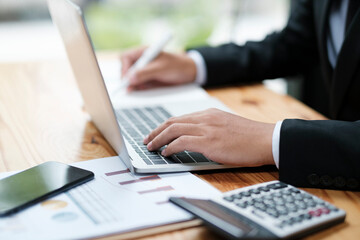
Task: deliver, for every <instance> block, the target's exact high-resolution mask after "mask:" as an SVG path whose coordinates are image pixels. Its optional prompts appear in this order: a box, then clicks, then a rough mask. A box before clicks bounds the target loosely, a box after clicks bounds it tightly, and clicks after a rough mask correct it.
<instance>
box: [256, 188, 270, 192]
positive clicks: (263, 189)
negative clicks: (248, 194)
mask: <svg viewBox="0 0 360 240" xmlns="http://www.w3.org/2000/svg"><path fill="white" fill-rule="evenodd" d="M258 189H259V191H261V192H268V191H270V188H268V187H259V188H258Z"/></svg>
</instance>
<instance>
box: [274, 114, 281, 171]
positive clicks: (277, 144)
mask: <svg viewBox="0 0 360 240" xmlns="http://www.w3.org/2000/svg"><path fill="white" fill-rule="evenodd" d="M282 123H283V121H278V122H277V123H276V125H275V128H274V132H273V136H272V154H273V158H274V162H275V165H276V167H277V168H278V169H279V158H280V156H279V155H280V130H281V125H282Z"/></svg>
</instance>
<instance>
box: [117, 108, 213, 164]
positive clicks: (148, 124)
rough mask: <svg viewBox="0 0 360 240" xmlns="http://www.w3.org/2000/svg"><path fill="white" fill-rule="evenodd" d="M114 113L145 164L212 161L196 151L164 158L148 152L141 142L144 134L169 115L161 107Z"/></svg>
mask: <svg viewBox="0 0 360 240" xmlns="http://www.w3.org/2000/svg"><path fill="white" fill-rule="evenodd" d="M116 115H117V119H118V121H119V124H120V126H121V132H122V134H123V136H124V137H125V139H126V140H127V141H128V142H129V143H130V144H131V146H132V147H133V148H134V150H135V151H136V153H137V154H138V155H139V156H140V157H141V158H142V159H143V160H144V162H145V163H146V164H147V165H159V164H176V163H206V162H212V161H211V160H209V159H207V158H206V157H204V156H203V155H202V154H200V153H196V152H189V151H184V152H180V153H176V154H173V155H172V156H171V158H166V157H163V156H162V155H161V154H160V152H150V151H149V150H148V149H147V147H146V146H145V145H144V144H143V140H144V138H145V136H146V135H148V134H149V133H150V132H151V131H152V130H153V129H154V128H156V127H157V126H159V125H160V124H161V123H163V122H164V121H165V120H166V119H168V118H170V117H171V115H170V114H169V113H168V112H167V111H166V110H165V109H164V108H163V107H160V106H156V107H144V108H128V109H119V110H117V111H116Z"/></svg>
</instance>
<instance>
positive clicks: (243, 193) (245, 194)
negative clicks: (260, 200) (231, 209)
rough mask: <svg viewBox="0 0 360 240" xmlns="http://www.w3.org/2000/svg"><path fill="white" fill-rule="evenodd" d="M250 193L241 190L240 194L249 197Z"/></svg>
mask: <svg viewBox="0 0 360 240" xmlns="http://www.w3.org/2000/svg"><path fill="white" fill-rule="evenodd" d="M250 195H251V194H250V193H249V192H242V193H241V196H243V197H250Z"/></svg>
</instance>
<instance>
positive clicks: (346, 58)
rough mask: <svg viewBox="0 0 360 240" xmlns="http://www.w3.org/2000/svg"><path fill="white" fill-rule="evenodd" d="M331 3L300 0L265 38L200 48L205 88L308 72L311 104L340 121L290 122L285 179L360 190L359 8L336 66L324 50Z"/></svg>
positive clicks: (285, 135) (283, 157) (284, 139)
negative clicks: (280, 27) (284, 22)
mask: <svg viewBox="0 0 360 240" xmlns="http://www.w3.org/2000/svg"><path fill="white" fill-rule="evenodd" d="M330 2H331V1H330V0H316V1H314V0H297V1H295V2H294V4H293V7H292V10H291V14H290V18H289V21H288V23H287V26H286V27H285V28H284V29H283V30H282V31H281V32H278V33H273V34H271V35H268V36H267V37H266V38H265V39H264V40H263V41H261V42H248V43H246V44H245V45H244V46H238V45H235V44H225V45H222V46H219V47H216V48H211V47H202V48H198V49H197V50H198V51H199V52H200V53H201V54H202V56H203V57H204V60H205V63H206V66H207V76H208V79H207V80H208V81H207V86H216V85H219V84H234V83H244V82H246V83H251V82H258V81H261V80H263V79H269V78H278V77H286V76H289V75H295V74H303V75H304V76H305V83H304V93H303V95H304V101H305V103H307V104H308V105H310V106H311V107H313V108H315V109H316V110H318V111H320V112H322V113H323V114H325V115H326V116H328V117H330V118H331V119H334V120H327V121H304V120H297V119H287V120H284V122H283V124H282V127H281V133H280V162H279V165H280V166H279V171H280V180H282V181H284V182H288V183H290V184H293V185H296V186H301V187H319V188H331V189H348V190H360V121H358V122H357V120H359V119H360V11H358V12H357V14H356V15H355V17H354V19H353V21H352V23H351V25H350V26H349V28H348V31H347V32H346V35H345V40H344V43H343V47H342V49H341V51H340V53H339V56H338V62H337V65H336V67H335V69H334V70H333V69H332V68H331V66H330V64H329V61H328V55H327V49H326V34H327V30H328V15H329V6H330Z"/></svg>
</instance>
